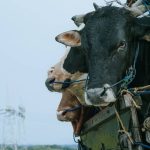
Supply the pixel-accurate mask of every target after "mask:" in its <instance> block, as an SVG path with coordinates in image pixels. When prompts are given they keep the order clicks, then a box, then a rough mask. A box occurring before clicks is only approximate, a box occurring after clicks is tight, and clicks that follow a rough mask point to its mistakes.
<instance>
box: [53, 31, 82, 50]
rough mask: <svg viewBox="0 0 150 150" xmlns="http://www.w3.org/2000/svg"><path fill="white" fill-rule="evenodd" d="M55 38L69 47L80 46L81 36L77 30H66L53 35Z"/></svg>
mask: <svg viewBox="0 0 150 150" xmlns="http://www.w3.org/2000/svg"><path fill="white" fill-rule="evenodd" d="M55 40H56V41H57V42H59V43H62V44H64V45H66V46H70V47H78V46H81V36H80V33H79V32H78V31H73V30H71V31H67V32H64V33H61V34H59V35H57V36H56V37H55Z"/></svg>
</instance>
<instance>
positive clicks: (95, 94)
mask: <svg viewBox="0 0 150 150" xmlns="http://www.w3.org/2000/svg"><path fill="white" fill-rule="evenodd" d="M108 87H110V85H109V84H105V85H104V87H103V88H95V89H89V90H87V91H86V92H85V102H86V103H87V105H94V106H107V105H108V104H109V103H111V102H115V101H116V97H115V94H114V92H113V90H112V89H111V88H108ZM104 88H108V89H107V90H106V91H105V93H104V94H102V93H103V92H104Z"/></svg>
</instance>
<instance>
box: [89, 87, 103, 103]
mask: <svg viewBox="0 0 150 150" xmlns="http://www.w3.org/2000/svg"><path fill="white" fill-rule="evenodd" d="M101 95H104V91H102V90H101V88H95V89H88V90H87V92H86V103H87V104H88V105H98V104H99V103H100V101H101V99H100V97H101Z"/></svg>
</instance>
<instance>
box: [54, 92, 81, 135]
mask: <svg viewBox="0 0 150 150" xmlns="http://www.w3.org/2000/svg"><path fill="white" fill-rule="evenodd" d="M80 105H81V104H80V102H79V101H78V99H77V97H76V96H75V95H73V94H72V93H71V92H69V91H67V90H65V91H63V93H62V98H61V101H60V103H59V106H58V108H57V119H58V120H59V121H66V122H71V123H72V126H73V130H74V133H75V134H76V135H77V134H79V132H80V130H81V126H82V124H83V119H82V118H83V116H82V115H81V112H82V107H80V108H79V109H77V110H74V111H66V110H69V109H74V108H75V107H77V106H80ZM81 117H82V118H81ZM80 118H81V119H80Z"/></svg>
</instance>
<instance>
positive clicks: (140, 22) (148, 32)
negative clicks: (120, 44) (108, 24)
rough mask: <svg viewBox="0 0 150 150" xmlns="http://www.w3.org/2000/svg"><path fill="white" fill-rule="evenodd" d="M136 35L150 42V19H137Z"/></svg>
mask: <svg viewBox="0 0 150 150" xmlns="http://www.w3.org/2000/svg"><path fill="white" fill-rule="evenodd" d="M134 30H135V33H136V35H137V36H138V37H139V38H140V39H143V40H146V41H148V42H150V18H149V17H142V18H136V27H135V29H134Z"/></svg>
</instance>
